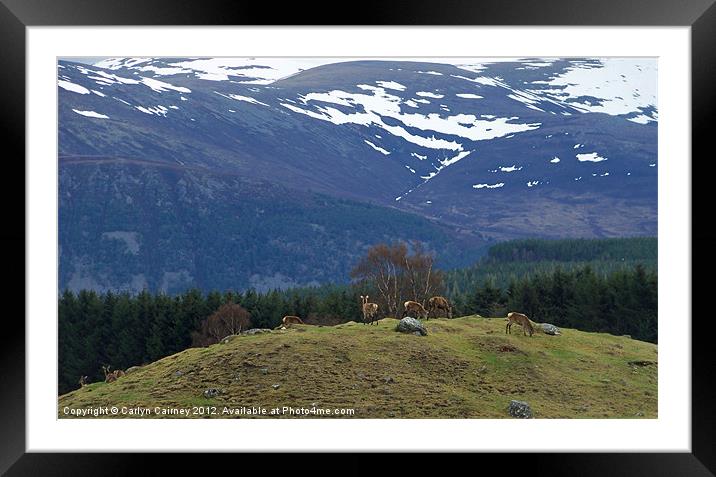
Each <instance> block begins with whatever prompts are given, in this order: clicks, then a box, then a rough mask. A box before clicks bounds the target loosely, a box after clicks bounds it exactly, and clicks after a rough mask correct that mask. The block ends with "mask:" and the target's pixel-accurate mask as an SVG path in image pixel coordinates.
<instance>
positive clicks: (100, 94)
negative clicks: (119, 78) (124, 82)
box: [92, 89, 106, 98]
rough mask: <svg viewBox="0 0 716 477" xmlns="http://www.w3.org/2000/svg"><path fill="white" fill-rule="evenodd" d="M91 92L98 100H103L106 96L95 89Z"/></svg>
mask: <svg viewBox="0 0 716 477" xmlns="http://www.w3.org/2000/svg"><path fill="white" fill-rule="evenodd" d="M92 92H93V93H94V94H96V95H97V96H99V97H100V98H104V97H105V96H106V94H104V93H102V92H100V91H97V90H96V89H93V90H92Z"/></svg>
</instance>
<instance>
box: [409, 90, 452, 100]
mask: <svg viewBox="0 0 716 477" xmlns="http://www.w3.org/2000/svg"><path fill="white" fill-rule="evenodd" d="M415 94H416V95H417V96H422V97H423V98H434V99H441V98H444V97H445V95H444V94H437V93H431V92H430V91H418V92H417V93H415Z"/></svg>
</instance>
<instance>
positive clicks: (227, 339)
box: [219, 335, 239, 344]
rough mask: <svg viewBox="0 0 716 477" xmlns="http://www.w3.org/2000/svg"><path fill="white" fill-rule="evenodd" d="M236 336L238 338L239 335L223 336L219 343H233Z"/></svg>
mask: <svg viewBox="0 0 716 477" xmlns="http://www.w3.org/2000/svg"><path fill="white" fill-rule="evenodd" d="M238 336H239V335H229V336H225V337H224V338H223V339H222V340H221V341H219V343H221V344H226V343H228V342H230V341H233V340H234V339H235V338H236V337H238Z"/></svg>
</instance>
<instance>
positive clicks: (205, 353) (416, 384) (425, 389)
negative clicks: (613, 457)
mask: <svg viewBox="0 0 716 477" xmlns="http://www.w3.org/2000/svg"><path fill="white" fill-rule="evenodd" d="M396 324H397V321H396V320H393V319H384V320H381V322H380V324H379V326H367V325H363V324H358V323H353V322H351V323H347V324H343V325H338V326H335V327H314V326H308V325H305V326H294V327H293V328H291V329H288V330H282V331H274V332H272V333H266V334H258V335H253V336H240V337H237V338H235V339H233V340H232V341H230V342H229V343H227V344H217V345H213V346H211V347H209V348H192V349H188V350H185V351H182V352H180V353H177V354H175V355H172V356H168V357H166V358H163V359H161V360H159V361H157V362H155V363H152V364H149V365H147V366H144V367H143V368H141V369H139V370H138V371H135V372H133V373H131V374H129V375H126V376H124V377H122V378H120V379H119V380H117V381H116V382H114V383H109V384H105V383H93V384H90V385H88V386H86V387H84V388H82V389H79V390H76V391H73V392H70V393H68V394H65V395H63V396H60V398H59V408H58V416H59V417H61V418H64V417H73V416H69V415H65V414H64V412H63V409H64V408H65V407H66V406H67V407H71V408H75V409H77V408H88V407H100V406H107V407H111V406H118V407H119V408H121V407H127V408H133V407H149V408H154V407H156V406H159V407H163V408H177V407H188V408H191V407H192V406H215V407H216V408H217V411H216V412H217V414H215V415H213V416H211V417H231V416H228V415H222V414H221V412H222V410H223V407H224V406H228V407H230V408H240V407H242V406H245V407H251V406H257V407H258V406H261V407H264V408H267V409H269V410H270V409H271V408H275V407H279V408H280V407H283V406H291V407H305V408H311V407H313V405H314V403H315V405H316V407H317V408H331V409H333V408H352V409H354V410H355V414H354V415H353V416H352V417H357V418H509V417H510V416H509V415H508V414H507V406H508V404H509V402H510V400H512V399H518V400H523V401H527V402H528V403H529V404H530V405H531V406H532V409H533V412H534V415H535V417H536V418H656V417H657V409H658V406H657V366H656V361H657V347H656V345H654V344H651V343H645V342H641V341H636V340H632V339H629V338H626V337H620V336H612V335H608V334H601V333H586V332H581V331H576V330H569V329H562V333H563V334H562V336H548V335H545V334H542V333H536V334H535V335H534V336H532V337H529V336H524V335H523V334H522V330H521V328H519V326H514V327H513V330H512V331H513V333H512V334H511V335H506V334H505V321H504V319H501V318H500V319H498V318H476V317H463V318H457V319H454V320H446V319H437V320H429V321H427V322H425V324H426V327H427V329H428V332H429V334H428V336H425V337H418V336H414V335H408V334H402V333H398V332H396V331H394V330H395V326H396ZM637 360H638V361H648V362H653V363H654V364H651V365H647V366H635V365H630V364H629V362H630V361H637ZM177 371H181V374H179V373H177ZM390 378H392V379H390ZM274 384H279V385H280V387H279V388H278V389H274V388H273V385H274ZM207 388H218V389H221V390H222V391H223V392H222V394H220V395H219V396H217V397H215V398H210V399H207V398H205V397H204V396H203V392H204V390H206V389H207ZM101 417H102V416H101ZM109 417H112V416H109ZM119 417H126V416H122V415H119ZM145 417H152V418H154V417H162V416H156V415H154V414H151V415H148V416H145ZM191 417H205V416H201V415H194V416H191ZM240 417H247V416H245V415H244V416H240ZM270 417H276V416H270ZM280 417H290V416H288V415H283V416H280ZM306 417H311V418H314V417H319V416H316V415H308V416H306Z"/></svg>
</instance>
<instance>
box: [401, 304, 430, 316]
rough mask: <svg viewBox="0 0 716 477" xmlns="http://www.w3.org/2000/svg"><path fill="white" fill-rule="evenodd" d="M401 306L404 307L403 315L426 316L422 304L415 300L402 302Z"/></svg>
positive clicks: (426, 313)
mask: <svg viewBox="0 0 716 477" xmlns="http://www.w3.org/2000/svg"><path fill="white" fill-rule="evenodd" d="M403 308H405V313H404V314H405V315H408V316H412V317H413V318H420V317H423V318H427V316H428V312H427V311H425V308H424V307H423V305H421V304H420V303H418V302H417V301H410V300H409V301H406V302H405V303H403Z"/></svg>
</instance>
